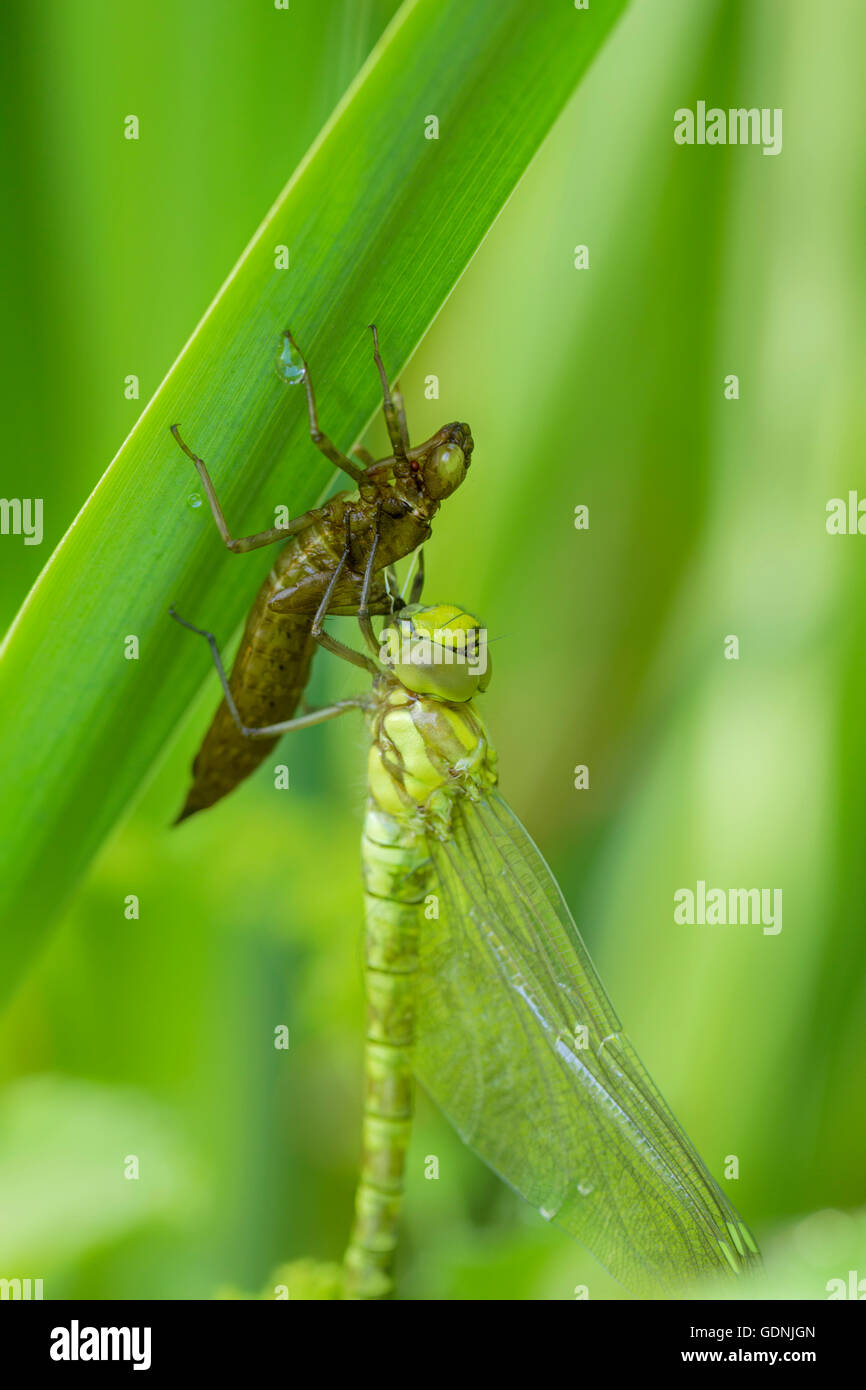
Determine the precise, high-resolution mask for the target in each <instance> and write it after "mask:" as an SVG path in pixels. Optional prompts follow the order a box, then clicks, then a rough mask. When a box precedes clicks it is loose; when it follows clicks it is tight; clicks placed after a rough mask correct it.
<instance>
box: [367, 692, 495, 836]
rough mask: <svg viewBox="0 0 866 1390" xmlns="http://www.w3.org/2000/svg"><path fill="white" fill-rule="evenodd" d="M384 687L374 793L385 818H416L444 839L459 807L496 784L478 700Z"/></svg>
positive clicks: (377, 716) (371, 777)
mask: <svg viewBox="0 0 866 1390" xmlns="http://www.w3.org/2000/svg"><path fill="white" fill-rule="evenodd" d="M381 686H382V688H381V696H380V698H379V699H378V700H377V701H376V702H375V704H374V705H373V707H372V708H371V710H370V713H369V719H370V725H371V733H372V741H371V747H370V756H369V759H368V763H367V781H368V785H369V789H370V794H371V796H372V797H373V800H374V801H375V802H376V803H377V805H378V806H379V807H380V808H381V809H382V810H383V811H386V812H388V813H389V814H390V815H394V816H400V817H403V818H405V817H406V815H407V812H409V813H410V814H411V816H412V819H413V820H417V822H418V825H419V828H422V829H423V830H424V831H425V832H432V833H433V834H435V835H436V836H437V837H438V838H444V837H445V836H446V835H447V834H448V830H449V827H450V824H451V810H452V806H453V804H454V801H455V800H456V799H457V798H459V797H464V796H465V797H469V798H470V800H473V801H477V800H478V799H479V798H480V797H481V796H483V795H484V794H485V793H487V792H489V791H490V790H491V789H492V788H493V787H494V786H495V785H496V780H497V774H496V761H497V759H496V752H495V750H494V749H493V748H491V746H490V744H489V742H488V739H487V731H486V729H485V727H484V723H483V721H482V719H481V717H480V715H479V714H478V712H477V710H476V709H475V707H474V705H473V704H472V702H471V701H470V702H465V703H462V704H453V703H450V702H448V701H445V700H437V699H435V698H433V697H431V696H428V695H418V694H415V693H414V692H412V691H409V690H406V689H405V688H404V687H403V686H401V685H400V684H399V683H398V682H397V681H396V680H394V679H393V678H386V679H385V680H384V681H383V682H382V683H381Z"/></svg>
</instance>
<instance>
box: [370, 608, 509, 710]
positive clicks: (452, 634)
mask: <svg viewBox="0 0 866 1390" xmlns="http://www.w3.org/2000/svg"><path fill="white" fill-rule="evenodd" d="M380 655H381V659H382V662H383V664H384V665H385V666H386V667H387V668H388V669H389V670H390V671H391V672H392V673H393V675H394V676H395V677H396V678H397V680H398V681H399V682H400V684H401V685H403V686H405V687H406V689H407V690H411V691H413V692H414V693H415V694H416V695H429V696H432V698H433V699H435V700H447V701H449V702H452V703H455V704H463V703H465V702H466V701H467V700H471V699H472V698H473V697H474V696H475V695H477V694H478V693H479V691H483V690H486V688H487V686H488V684H489V681H490V654H489V651H488V647H487V631H486V629H485V628H484V627H482V625H481V623H479V621H478V619H477V618H475V617H473V616H472V614H471V613H467V612H465V611H464V610H463V609H462V608H456V607H454V606H453V605H450V604H439V605H437V606H434V607H429V606H427V607H424V606H421V605H419V604H409V605H407V607H405V608H403V609H401V611H400V614H399V617H398V618H396V619H395V620H394V621H393V622H391V623H389V624H388V625H387V626H386V627H385V628H384V629H383V631H382V649H381V653H380Z"/></svg>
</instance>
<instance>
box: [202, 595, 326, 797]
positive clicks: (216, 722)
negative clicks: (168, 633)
mask: <svg viewBox="0 0 866 1390" xmlns="http://www.w3.org/2000/svg"><path fill="white" fill-rule="evenodd" d="M279 587H280V586H279V584H277V583H275V581H274V578H273V576H271V575H269V576H268V579H267V580H266V581H265V583H264V584H263V585H262V587H261V589H260V590H259V593H258V596H257V598H256V601H255V603H254V604H253V607H252V609H251V611H250V615H249V617H248V619H247V624H246V627H245V629H244V635H243V637H242V639H241V644H240V647H239V648H238V654H237V657H236V658H235V663H234V666H233V667H232V673H231V677H230V679H229V685H230V686H231V690H232V694H233V696H234V699H235V703H236V705H237V707H238V711H239V713H240V716H241V718H242V720H243V722H244V724H245V725H246V727H247V728H260V727H262V726H263V725H266V724H277V723H280V722H281V721H282V720H284V719H291V717H292V715H293V714H294V713H295V710H296V709H297V707H298V703H299V701H300V698H301V696H302V694H303V692H304V687H305V686H306V684H307V680H308V678H309V674H310V663H311V661H312V659H313V652H314V650H315V647H316V643H315V641H314V640H313V638H312V637H311V636H310V626H311V619H310V618H308V617H306V616H298V615H296V614H294V613H275V612H274V611H273V609H270V608H269V607H268V600H269V599H270V598H271V597H272V596H273V594H274V593H275V592H276V591H277V589H278V588H279ZM278 742H279V740H278V739H250V738H245V737H244V735H243V734H242V733H241V732H240V730H239V729H238V727H237V725H236V724H235V722H234V720H233V718H232V716H231V714H230V713H229V710H228V706H227V705H226V702H225V700H223V701H221V703H220V706H219V708H218V710H217V712H216V714H215V715H214V717H213V720H212V722H211V726H210V728H209V729H208V731H207V733H206V734H205V737H204V741H203V742H202V745H201V748H200V749H199V751H198V753H197V755H196V759H195V762H194V763H193V765H192V773H193V780H192V785H191V786H190V789H189V791H188V793H187V798H186V801H185V802H184V806H183V810H182V811H181V813H180V815H179V816H178V818H177V819H178V821H182V820H185V819H186V818H187V816H191V815H194V814H195V812H196V811H203V810H204V809H205V808H206V807H208V806H213V804H214V802H215V801H219V800H220V799H221V798H222V797H224V796H225V795H226V794H227V793H228V792H230V791H232V790H233V788H234V787H236V786H237V785H238V783H239V782H242V781H243V780H244V778H245V777H249V775H250V773H251V772H254V771H255V770H256V768H257V767H258V766H259V764H260V763H261V761H262V759H263V758H266V757H267V755H268V754H269V753H270V752H271V750H272V749H273V748H274V746H275V745H276V744H277V743H278Z"/></svg>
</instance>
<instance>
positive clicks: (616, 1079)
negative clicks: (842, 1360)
mask: <svg viewBox="0 0 866 1390" xmlns="http://www.w3.org/2000/svg"><path fill="white" fill-rule="evenodd" d="M431 854H432V858H433V862H434V864H435V868H436V872H437V877H438V883H439V889H440V894H439V899H440V900H439V918H438V920H437V921H429V922H428V921H425V922H424V930H423V932H422V933H421V958H420V972H419V999H418V1040H417V1044H416V1051H415V1070H416V1073H417V1075H418V1079H419V1080H420V1081H421V1083H422V1085H423V1086H424V1088H425V1090H427V1091H428V1092H429V1094H430V1095H431V1096H432V1098H433V1099H434V1100H435V1101H436V1103H437V1104H438V1105H439V1106H440V1108H441V1109H442V1110H443V1111H444V1112H445V1114H446V1115H447V1116H448V1118H449V1119H450V1120H451V1122H452V1124H453V1125H454V1126H455V1128H456V1129H457V1131H458V1133H459V1134H460V1136H461V1138H462V1139H463V1140H464V1141H465V1142H466V1143H467V1144H468V1145H470V1147H471V1148H472V1149H474V1150H475V1152H476V1153H478V1154H479V1155H480V1157H481V1158H483V1159H484V1160H485V1162H487V1163H488V1164H489V1165H490V1167H491V1168H493V1169H494V1170H495V1171H496V1172H497V1173H498V1174H499V1176H500V1177H501V1178H503V1179H504V1180H505V1181H506V1182H507V1183H508V1184H509V1185H510V1186H511V1187H513V1188H514V1189H515V1190H516V1191H517V1192H519V1193H520V1194H521V1195H522V1196H523V1197H525V1198H526V1199H527V1201H529V1202H531V1203H532V1204H533V1205H534V1206H535V1207H537V1208H538V1209H539V1210H540V1211H541V1213H542V1215H543V1216H545V1217H546V1218H547V1219H549V1220H554V1221H556V1223H557V1224H558V1225H560V1226H562V1227H564V1228H565V1230H567V1231H568V1232H569V1234H570V1235H573V1236H575V1237H577V1238H578V1239H579V1240H581V1241H582V1242H583V1243H584V1244H585V1245H587V1246H588V1247H589V1249H590V1250H592V1251H593V1253H594V1254H595V1255H596V1256H597V1258H598V1259H599V1260H601V1262H602V1263H603V1264H604V1265H606V1267H607V1268H608V1269H609V1270H610V1271H611V1273H612V1274H613V1275H614V1276H615V1277H616V1278H617V1279H619V1280H620V1282H621V1283H623V1284H624V1285H625V1286H626V1287H627V1288H628V1289H630V1290H631V1291H632V1292H634V1293H637V1294H641V1295H643V1296H653V1295H654V1296H656V1297H658V1296H660V1295H663V1294H664V1293H675V1292H676V1291H677V1290H678V1288H679V1287H680V1286H681V1285H682V1284H683V1283H684V1282H686V1281H687V1280H689V1279H690V1278H693V1277H695V1276H697V1275H700V1274H702V1273H708V1272H711V1271H715V1272H719V1271H720V1270H728V1271H731V1272H733V1271H738V1270H740V1269H742V1268H743V1267H745V1266H746V1265H747V1264H749V1263H751V1262H753V1261H755V1260H757V1258H758V1257H757V1247H756V1246H755V1243H754V1240H753V1238H752V1236H751V1235H750V1234H749V1232H748V1230H747V1228H746V1227H745V1226H744V1225H743V1223H742V1221H741V1220H740V1218H739V1216H738V1215H737V1213H736V1211H735V1210H734V1208H733V1207H732V1206H731V1204H730V1203H729V1202H728V1200H727V1198H726V1197H725V1196H724V1195H723V1193H722V1192H721V1191H720V1189H719V1188H718V1187H717V1185H716V1183H715V1182H714V1181H713V1179H712V1178H711V1176H710V1174H709V1173H708V1172H707V1170H706V1168H705V1167H704V1165H703V1163H702V1162H701V1160H700V1158H699V1156H698V1154H697V1152H696V1151H695V1149H694V1148H693V1146H692V1145H691V1143H690V1142H689V1140H688V1138H687V1136H686V1135H685V1134H684V1133H683V1131H682V1129H681V1128H680V1126H679V1125H678V1124H677V1121H676V1120H675V1118H674V1116H673V1115H672V1113H671V1111H670V1110H669V1109H668V1107H667V1105H666V1104H665V1102H664V1100H663V1099H662V1097H661V1095H660V1094H659V1092H658V1091H657V1090H656V1087H655V1085H654V1084H653V1082H652V1080H651V1079H650V1077H649V1075H648V1074H647V1072H646V1071H645V1070H644V1068H643V1066H642V1064H641V1062H640V1059H639V1058H638V1056H637V1054H636V1053H635V1051H634V1049H633V1048H632V1046H631V1043H630V1042H629V1041H628V1038H627V1037H626V1036H625V1034H624V1033H623V1031H622V1027H621V1025H620V1022H619V1019H618V1018H617V1016H616V1014H615V1013H614V1011H613V1008H612V1006H611V1003H610V1000H609V999H608V997H607V995H606V993H605V990H604V987H603V985H602V983H601V981H600V979H599V977H598V975H597V974H596V972H595V969H594V967H593V964H592V961H591V960H590V958H589V954H588V952H587V950H586V947H585V946H584V944H583V942H582V941H581V938H580V935H579V933H578V930H577V927H576V926H575V924H574V921H573V919H572V917H571V914H570V912H569V910H568V907H567V905H566V903H565V900H564V899H563V897H562V894H561V893H560V891H559V888H558V886H557V884H556V881H555V879H554V878H553V875H552V874H551V872H550V870H549V868H548V867H547V865H546V863H545V862H544V860H543V858H542V857H541V855H540V853H539V852H538V850H537V849H536V847H535V845H534V844H533V842H532V840H531V839H530V837H529V836H528V834H527V833H526V831H525V830H524V828H523V826H522V825H521V824H520V822H519V821H518V820H517V818H516V816H515V815H514V814H513V812H512V811H511V810H510V809H509V808H508V806H507V805H506V804H505V802H503V801H502V800H501V799H500V798H498V797H488V798H484V799H483V800H482V801H481V802H480V803H472V802H468V801H463V802H460V803H458V804H457V806H456V807H455V815H454V823H453V834H452V836H451V838H450V839H449V840H448V841H447V842H441V841H435V842H433V841H432V838H431Z"/></svg>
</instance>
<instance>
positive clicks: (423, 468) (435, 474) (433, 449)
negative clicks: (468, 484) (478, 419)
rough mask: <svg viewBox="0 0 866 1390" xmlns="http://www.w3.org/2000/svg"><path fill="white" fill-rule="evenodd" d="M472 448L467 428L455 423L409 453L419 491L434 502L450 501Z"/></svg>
mask: <svg viewBox="0 0 866 1390" xmlns="http://www.w3.org/2000/svg"><path fill="white" fill-rule="evenodd" d="M474 447H475V443H474V440H473V438H472V433H471V431H470V429H469V426H468V425H465V424H461V423H460V422H459V421H457V420H455V421H453V422H452V424H450V425H443V426H442V428H441V430H439V431H438V433H437V434H434V435H433V437H432V439H428V440H427V442H426V443H425V444H421V445H419V446H418V448H417V449H410V450H409V455H408V457H409V468H410V470H411V472H412V474H413V475H414V476H415V478H416V479H417V481H418V484H419V486H420V488H421V491H422V492H423V493H424V494H425V495H426V496H427V497H430V498H431V499H432V500H433V501H434V502H440V501H441V500H442V498H443V497H450V496H451V494H452V492H454V491H455V489H456V488H458V487H459V486H460V484H461V483H462V482H463V479H464V478H465V477H466V470H467V469H468V467H469V462H470V460H471V458H472V450H473V449H474Z"/></svg>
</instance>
